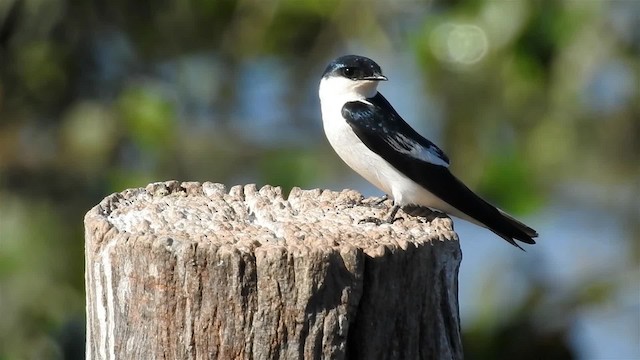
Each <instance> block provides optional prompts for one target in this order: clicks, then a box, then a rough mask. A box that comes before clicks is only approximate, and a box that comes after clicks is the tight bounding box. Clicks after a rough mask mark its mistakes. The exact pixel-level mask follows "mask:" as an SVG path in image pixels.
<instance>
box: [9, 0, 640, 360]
mask: <svg viewBox="0 0 640 360" xmlns="http://www.w3.org/2000/svg"><path fill="white" fill-rule="evenodd" d="M347 53H356V54H361V55H365V56H368V57H371V58H373V59H374V60H376V61H377V62H378V63H379V64H380V65H381V66H382V69H383V71H384V73H385V74H386V75H387V76H388V77H389V79H390V81H388V82H385V83H383V84H381V88H380V89H381V92H382V93H383V94H385V96H386V97H387V98H388V99H389V100H390V102H391V103H392V104H394V106H395V107H396V109H397V110H398V112H399V113H400V114H401V115H403V117H404V118H405V119H406V120H407V122H409V123H410V124H412V125H413V126H414V127H415V128H417V129H418V130H419V132H421V133H422V134H424V135H425V136H426V137H428V138H430V139H431V140H433V141H434V142H436V143H437V144H439V145H440V147H441V148H443V149H444V150H445V151H446V152H447V153H448V154H449V156H450V158H451V159H452V167H451V168H452V171H453V172H454V173H455V174H457V175H458V176H459V177H460V178H461V179H463V180H464V181H465V182H466V183H467V184H469V185H470V187H471V188H473V189H476V190H477V191H479V192H480V193H481V194H482V195H483V196H484V197H486V198H488V199H490V200H491V201H492V202H494V203H496V204H497V205H499V206H500V207H501V208H504V209H506V210H508V211H509V212H511V213H514V214H515V215H517V216H518V217H519V218H521V219H522V220H524V221H525V222H526V223H527V224H529V225H531V226H532V227H534V228H536V229H537V230H538V231H539V233H540V239H539V243H538V244H537V245H535V246H528V247H527V248H526V250H527V252H526V253H524V252H521V251H518V250H517V249H515V248H513V247H511V246H509V245H508V244H506V243H505V242H504V241H502V240H501V239H500V238H498V237H496V236H495V235H493V234H492V233H490V232H489V231H486V230H483V229H480V228H478V227H474V226H473V225H470V224H467V223H464V222H463V221H460V220H457V221H456V222H455V225H456V230H457V231H458V233H459V235H460V238H461V246H462V249H463V253H464V259H463V263H462V268H461V270H460V311H461V317H462V326H463V331H464V342H465V352H466V356H467V359H516V358H517V359H543V358H544V359H572V358H575V359H640V226H639V225H638V224H639V221H640V86H639V84H640V1H634V0H629V1H623V0H611V1H604V0H603V1H579V0H575V1H562V0H547V1H545V0H530V1H525V0H522V1H507V0H500V1H480V0H471V1H463V0H456V1H442V2H439V1H417V0H415V1H414V0H402V1H393V0H386V1H385V0H370V1H364V0H361V1H338V0H281V1H266V0H239V1H230V0H227V1H223V0H188V1H187V0H154V1H151V0H140V1H126V0H110V1H104V0H94V1H91V0H0V360H6V359H82V358H83V356H84V278H83V271H84V261H83V260H84V259H83V246H84V242H83V224H82V220H83V216H84V214H85V213H86V212H87V211H88V210H89V209H90V208H91V207H93V206H94V205H95V204H97V203H98V202H99V201H100V200H101V199H102V198H103V197H105V196H106V195H108V194H110V193H112V192H118V191H122V190H124V189H126V188H129V187H143V186H145V185H146V184H147V183H149V182H153V181H162V180H168V179H178V180H184V181H213V182H222V183H225V184H227V185H234V184H245V183H257V184H258V185H259V186H261V185H264V184H271V185H280V186H282V187H283V188H284V189H285V191H288V190H289V189H290V188H291V187H292V186H300V187H302V188H316V187H321V188H330V189H334V190H341V189H343V188H354V189H357V190H360V191H361V192H363V193H364V194H365V195H367V196H380V195H381V194H380V193H379V192H378V191H377V190H376V189H374V188H372V187H371V185H369V184H367V183H366V182H364V181H363V180H362V179H360V178H359V177H358V176H357V175H356V174H354V173H353V172H352V171H351V170H350V169H348V168H347V167H346V166H345V165H344V164H343V163H342V162H341V161H340V159H339V158H338V157H337V156H336V155H335V154H334V152H333V151H332V149H331V148H330V146H329V145H328V143H327V141H326V140H325V137H324V133H323V130H322V122H321V118H320V108H319V101H318V98H317V86H318V82H319V79H320V76H321V74H322V72H323V70H324V68H325V66H326V65H327V63H328V62H329V61H330V60H332V59H333V58H334V57H336V56H339V55H343V54H347Z"/></svg>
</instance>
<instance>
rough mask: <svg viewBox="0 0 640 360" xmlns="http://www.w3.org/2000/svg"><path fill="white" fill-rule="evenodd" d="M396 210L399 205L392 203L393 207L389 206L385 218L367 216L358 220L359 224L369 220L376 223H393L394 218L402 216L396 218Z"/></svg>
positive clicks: (398, 208)
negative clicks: (388, 211)
mask: <svg viewBox="0 0 640 360" xmlns="http://www.w3.org/2000/svg"><path fill="white" fill-rule="evenodd" d="M398 210H400V206H398V205H393V207H392V208H391V212H390V213H389V216H387V218H386V219H385V220H381V219H378V218H375V217H371V216H370V217H367V218H364V219H362V220H360V224H362V223H365V222H370V223H374V224H376V225H381V224H393V223H394V222H395V221H396V220H400V219H402V218H400V217H399V218H396V213H398Z"/></svg>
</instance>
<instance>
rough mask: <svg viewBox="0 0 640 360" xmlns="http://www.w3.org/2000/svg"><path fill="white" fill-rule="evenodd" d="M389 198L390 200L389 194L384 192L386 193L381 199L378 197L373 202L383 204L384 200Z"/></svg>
mask: <svg viewBox="0 0 640 360" xmlns="http://www.w3.org/2000/svg"><path fill="white" fill-rule="evenodd" d="M387 200H389V195H387V194H384V195H382V196H381V197H380V198H379V199H377V200H376V201H374V202H373V204H374V205H380V204H382V203H383V202H385V201H387Z"/></svg>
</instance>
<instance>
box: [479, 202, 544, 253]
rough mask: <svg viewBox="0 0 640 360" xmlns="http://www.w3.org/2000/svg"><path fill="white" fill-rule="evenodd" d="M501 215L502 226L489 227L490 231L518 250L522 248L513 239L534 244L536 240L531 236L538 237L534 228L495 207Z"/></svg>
mask: <svg viewBox="0 0 640 360" xmlns="http://www.w3.org/2000/svg"><path fill="white" fill-rule="evenodd" d="M497 210H498V212H500V215H502V218H503V226H500V227H499V229H497V228H491V227H490V228H489V229H490V230H491V231H493V232H494V233H496V235H498V236H500V237H501V238H503V239H505V240H507V242H509V243H510V244H511V245H513V246H515V247H517V248H519V249H520V250H524V249H523V248H522V247H521V246H520V245H518V244H517V243H516V242H515V241H514V239H515V240H519V241H522V242H523V243H527V244H535V243H536V241H535V240H533V238H535V237H538V232H537V231H535V230H534V229H532V228H530V227H528V226H527V225H525V224H524V223H522V222H521V221H518V220H516V219H515V218H514V217H513V216H511V215H509V214H507V213H506V212H504V211H502V210H500V209H497Z"/></svg>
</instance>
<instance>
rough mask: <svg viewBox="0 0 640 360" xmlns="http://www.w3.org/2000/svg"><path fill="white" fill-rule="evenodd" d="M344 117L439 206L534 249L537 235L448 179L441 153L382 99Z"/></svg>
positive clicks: (353, 107)
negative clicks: (445, 206) (437, 201)
mask: <svg viewBox="0 0 640 360" xmlns="http://www.w3.org/2000/svg"><path fill="white" fill-rule="evenodd" d="M342 116H343V117H344V118H345V120H346V121H347V123H348V124H349V125H350V126H351V129H352V130H353V132H354V133H355V134H356V136H358V138H359V139H360V140H361V141H362V142H363V143H364V144H365V145H366V146H367V147H368V148H369V149H370V150H371V151H373V152H375V153H376V154H378V155H379V156H380V157H382V158H383V159H384V160H386V161H387V162H388V163H389V164H391V165H392V166H393V167H395V168H396V169H397V170H398V171H400V172H402V173H403V174H404V175H405V176H407V177H408V178H410V179H411V180H413V181H415V182H416V183H418V184H420V185H422V186H423V187H424V188H425V189H427V190H428V191H429V192H431V193H432V194H434V195H435V196H437V197H438V198H440V199H441V200H442V201H444V202H446V203H448V204H450V205H451V206H453V207H454V208H456V209H458V210H459V211H461V212H462V213H464V214H466V215H467V216H469V217H471V218H473V219H475V220H477V221H478V222H480V223H482V224H484V225H485V226H486V227H487V228H489V229H490V230H491V231H493V232H494V233H496V234H497V235H499V236H501V237H502V238H504V239H505V240H507V241H508V242H509V243H511V244H513V245H515V246H518V245H517V244H516V243H515V241H514V239H517V240H520V241H522V242H525V243H528V244H535V241H534V240H533V239H532V238H533V237H535V236H537V235H538V234H537V233H536V232H535V230H533V229H531V228H529V227H528V226H526V225H524V224H523V223H521V222H519V221H517V220H515V219H513V218H512V217H511V216H508V215H506V214H505V213H503V212H502V211H500V210H499V209H497V208H496V207H494V206H493V205H491V204H489V203H488V202H486V201H485V200H483V199H482V198H481V197H479V196H478V195H476V194H475V193H474V192H473V191H471V190H470V189H469V188H468V187H467V186H466V185H464V184H463V183H462V181H460V180H458V178H456V177H455V176H454V175H453V174H451V172H450V171H449V169H448V166H449V158H448V157H447V156H446V155H445V154H444V152H443V151H442V150H441V149H440V148H438V147H437V146H436V145H435V144H433V143H432V142H431V141H429V140H427V139H425V138H424V137H422V136H421V135H420V134H418V133H417V132H416V131H415V130H413V129H412V128H411V126H409V124H407V123H406V122H405V121H404V120H403V119H402V117H400V115H398V113H397V112H396V111H395V110H394V109H393V107H392V106H391V104H389V102H388V101H387V100H386V99H385V98H384V97H383V96H382V94H380V93H378V94H376V96H374V97H372V98H369V99H366V100H360V101H352V102H348V103H346V104H345V105H344V106H343V108H342ZM518 247H519V246H518Z"/></svg>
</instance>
